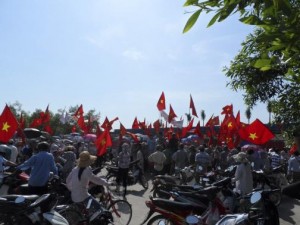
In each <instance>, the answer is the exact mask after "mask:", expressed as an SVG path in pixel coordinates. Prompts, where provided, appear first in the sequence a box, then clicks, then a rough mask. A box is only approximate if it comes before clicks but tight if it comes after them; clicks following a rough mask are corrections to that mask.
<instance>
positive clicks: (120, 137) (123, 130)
mask: <svg viewBox="0 0 300 225" xmlns="http://www.w3.org/2000/svg"><path fill="white" fill-rule="evenodd" d="M126 132H127V131H126V128H125V127H124V126H123V124H122V123H121V122H120V134H119V142H120V143H121V141H122V138H123V136H124V135H125V134H126Z"/></svg>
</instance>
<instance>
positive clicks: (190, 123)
mask: <svg viewBox="0 0 300 225" xmlns="http://www.w3.org/2000/svg"><path fill="white" fill-rule="evenodd" d="M193 123H194V118H193V119H192V120H191V121H190V122H189V124H188V125H187V127H184V128H182V131H181V137H182V138H184V137H185V136H186V134H187V133H188V132H189V131H190V130H191V129H192V128H193Z"/></svg>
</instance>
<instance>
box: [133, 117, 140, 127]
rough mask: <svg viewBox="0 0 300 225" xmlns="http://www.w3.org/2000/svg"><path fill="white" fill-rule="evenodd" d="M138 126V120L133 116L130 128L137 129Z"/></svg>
mask: <svg viewBox="0 0 300 225" xmlns="http://www.w3.org/2000/svg"><path fill="white" fill-rule="evenodd" d="M139 128H140V126H139V121H138V119H137V118H136V117H135V118H134V121H133V123H132V129H139Z"/></svg>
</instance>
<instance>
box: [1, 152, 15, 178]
mask: <svg viewBox="0 0 300 225" xmlns="http://www.w3.org/2000/svg"><path fill="white" fill-rule="evenodd" d="M4 166H16V164H15V163H14V162H12V161H9V160H7V159H6V151H5V149H4V148H3V147H2V146H0V174H1V173H3V170H4Z"/></svg>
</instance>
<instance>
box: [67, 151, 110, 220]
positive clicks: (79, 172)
mask: <svg viewBox="0 0 300 225" xmlns="http://www.w3.org/2000/svg"><path fill="white" fill-rule="evenodd" d="M96 158H97V157H96V156H92V155H90V153H89V152H88V151H83V152H81V153H80V154H79V158H78V161H77V166H76V167H74V168H73V169H72V171H71V172H70V173H69V175H68V177H67V179H66V184H67V187H68V189H69V190H70V191H71V198H72V201H73V202H75V203H81V202H83V203H84V205H85V206H87V205H88V202H89V201H91V202H92V203H91V207H90V209H93V210H94V212H93V213H94V214H92V215H90V218H95V217H96V215H98V214H99V213H101V212H102V211H103V210H104V209H103V207H102V205H101V203H100V202H98V201H97V200H96V199H94V198H93V197H92V196H91V194H90V193H89V192H88V190H89V184H90V183H94V184H96V185H104V186H109V185H110V183H109V182H107V181H106V180H105V179H102V178H101V177H99V176H97V175H95V174H93V171H92V168H91V165H92V164H93V163H94V162H95V160H96Z"/></svg>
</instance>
